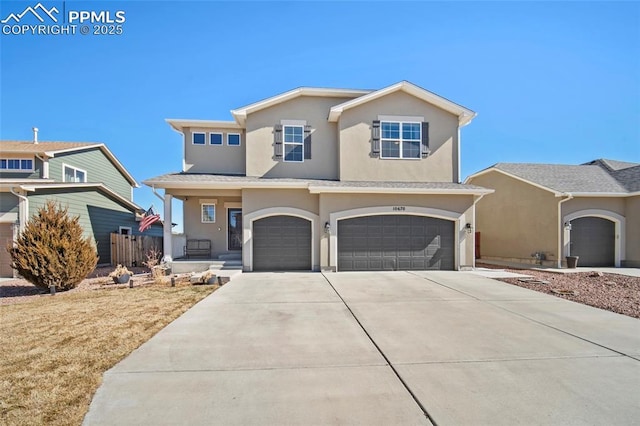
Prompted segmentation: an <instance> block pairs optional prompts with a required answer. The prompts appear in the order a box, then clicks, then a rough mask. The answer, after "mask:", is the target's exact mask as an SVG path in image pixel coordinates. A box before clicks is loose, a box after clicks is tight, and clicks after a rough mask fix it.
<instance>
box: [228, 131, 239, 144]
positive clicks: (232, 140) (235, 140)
mask: <svg viewBox="0 0 640 426" xmlns="http://www.w3.org/2000/svg"><path fill="white" fill-rule="evenodd" d="M227 145H229V146H240V133H227Z"/></svg>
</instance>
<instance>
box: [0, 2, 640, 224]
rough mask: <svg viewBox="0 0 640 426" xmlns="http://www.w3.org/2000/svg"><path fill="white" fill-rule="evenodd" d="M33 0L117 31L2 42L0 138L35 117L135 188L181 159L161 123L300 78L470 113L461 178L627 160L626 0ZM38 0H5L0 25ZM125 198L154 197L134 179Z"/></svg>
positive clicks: (630, 94)
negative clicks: (100, 19) (98, 19)
mask: <svg viewBox="0 0 640 426" xmlns="http://www.w3.org/2000/svg"><path fill="white" fill-rule="evenodd" d="M42 3H43V5H44V6H46V7H49V8H50V7H53V6H55V7H57V8H58V9H60V10H62V8H63V6H64V8H65V10H67V11H68V10H90V11H91V10H93V11H100V10H106V11H110V12H112V13H115V11H118V10H122V11H124V12H125V14H126V15H125V16H126V21H125V22H124V23H123V24H122V29H123V34H122V35H102V36H100V35H91V34H90V35H86V36H85V35H81V34H76V35H49V36H44V35H4V34H2V35H0V139H30V138H31V135H32V132H31V128H32V127H33V126H37V127H39V128H40V139H41V140H65V141H99V142H104V143H106V144H107V145H108V146H109V148H110V149H111V151H112V152H113V153H114V154H115V155H116V156H117V157H118V158H119V159H120V160H121V161H122V162H123V164H124V165H125V166H126V167H127V168H128V169H129V171H130V172H131V173H132V174H133V175H134V177H135V178H136V179H137V180H138V181H140V182H141V181H142V180H144V179H147V178H150V177H153V176H157V175H160V174H164V173H168V172H173V171H179V170H180V169H181V167H182V147H181V136H180V135H179V134H178V133H176V132H174V131H173V130H171V129H170V127H169V126H168V125H167V124H166V123H165V122H164V119H165V118H193V119H219V120H231V119H232V118H231V115H230V113H229V110H230V109H233V108H237V107H240V106H243V105H246V104H249V103H252V102H255V101H257V100H260V99H263V98H265V97H269V96H272V95H275V94H278V93H281V92H284V91H287V90H290V89H292V88H295V87H298V86H319V87H345V88H367V89H368V88H372V89H373V88H381V87H385V86H388V85H390V84H393V83H396V82H398V81H400V80H409V81H411V82H413V83H415V84H417V85H419V86H422V87H424V88H426V89H428V90H430V91H433V92H435V93H437V94H439V95H441V96H444V97H446V98H448V99H451V100H453V101H455V102H457V103H460V104H462V105H464V106H466V107H468V108H470V109H472V110H474V111H476V112H478V117H477V118H476V119H475V120H474V121H473V122H472V123H471V124H470V125H469V126H467V127H465V128H464V129H463V131H462V175H463V176H467V175H469V174H471V173H473V172H476V171H478V170H480V169H483V168H485V167H488V166H490V165H492V164H494V163H497V162H545V163H569V164H577V163H582V162H586V161H589V160H593V159H596V158H612V159H618V160H623V161H635V162H640V3H637V2H612V1H608V2H562V3H556V2H481V1H478V2H406V3H405V2H322V3H321V2H318V3H316V2H295V3H278V2H257V3H250V2H228V3H227V2H204V1H198V2H185V1H126V2H123V1H109V2H98V1H92V2H86V1H67V2H66V3H65V4H63V2H62V1H42ZM36 4H37V1H33V2H11V1H4V0H3V1H2V3H1V4H0V18H2V19H4V18H5V17H6V16H7V15H8V14H9V13H11V12H14V13H19V12H21V11H22V10H24V8H25V7H27V6H29V5H32V6H35V5H36ZM31 23H37V22H31ZM134 196H135V201H136V202H137V203H138V204H140V205H141V206H143V207H145V208H146V207H148V206H149V205H150V204H151V203H153V204H155V206H156V207H160V206H161V204H160V202H159V200H158V199H157V198H155V197H154V196H153V194H152V193H151V191H150V190H149V189H148V188H146V187H142V188H140V189H137V190H136V191H135V193H134ZM175 213H176V214H175V217H174V218H173V219H174V222H181V218H180V210H178V211H177V212H175Z"/></svg>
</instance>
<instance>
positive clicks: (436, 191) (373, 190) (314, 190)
mask: <svg viewBox="0 0 640 426" xmlns="http://www.w3.org/2000/svg"><path fill="white" fill-rule="evenodd" d="M309 192H310V193H311V194H322V193H348V194H420V195H486V194H492V193H493V192H495V191H494V190H493V189H466V188H465V189H445V188H383V187H369V188H363V187H334V186H321V185H309Z"/></svg>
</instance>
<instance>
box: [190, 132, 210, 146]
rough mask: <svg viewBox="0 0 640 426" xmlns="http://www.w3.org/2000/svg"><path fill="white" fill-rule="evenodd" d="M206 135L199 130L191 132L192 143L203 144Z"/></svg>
mask: <svg viewBox="0 0 640 426" xmlns="http://www.w3.org/2000/svg"><path fill="white" fill-rule="evenodd" d="M206 139H207V136H206V135H205V134H204V133H201V132H194V133H193V144H194V145H204V144H205V142H206Z"/></svg>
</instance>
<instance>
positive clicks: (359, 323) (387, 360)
mask: <svg viewBox="0 0 640 426" xmlns="http://www.w3.org/2000/svg"><path fill="white" fill-rule="evenodd" d="M321 274H322V276H323V277H324V279H325V280H326V281H327V283H328V284H329V286H331V288H332V289H333V291H334V292H335V293H336V294H337V295H338V297H339V298H340V300H342V303H343V304H344V306H345V307H346V308H347V310H348V311H349V313H350V314H351V316H352V317H353V319H354V320H355V321H356V323H357V324H358V325H359V326H360V328H361V329H362V331H363V332H364V334H365V335H366V336H367V338H368V339H369V340H370V341H371V343H372V344H373V346H374V347H375V348H376V350H377V351H378V352H379V353H380V356H382V357H383V358H384V360H385V361H386V362H387V364H388V365H389V368H390V369H391V371H392V372H393V374H394V375H395V376H396V377H397V378H398V380H399V381H400V383H401V384H402V386H403V387H404V388H405V389H406V390H407V392H408V393H409V395H411V398H413V401H414V402H415V403H416V404H417V405H418V407H420V410H422V413H423V414H424V415H425V417H426V418H427V419H428V420H429V421H430V422H431V424H432V425H433V426H438V423H437V422H436V421H435V419H433V417H431V415H430V414H429V412H428V411H427V409H426V407H425V406H424V405H422V403H421V402H420V400H419V399H418V397H417V396H416V395H415V393H414V392H413V391H412V390H411V388H409V385H407V383H406V382H405V380H404V379H403V378H402V376H401V375H400V373H399V372H398V371H397V370H396V369H395V367H394V366H393V364H392V363H391V361H390V360H389V358H388V357H387V355H386V354H385V353H384V352H383V351H382V349H381V348H380V346H378V344H377V343H376V341H375V340H373V337H371V335H370V334H369V332H367V330H366V329H365V328H364V326H363V325H362V323H361V322H360V320H359V319H358V317H356V315H355V314H354V313H353V311H352V310H351V307H350V306H349V304H347V302H346V301H345V300H344V298H343V297H342V295H341V294H340V293H339V292H338V290H336V288H335V287H334V286H333V284H332V283H331V280H329V279H328V278H327V277H326V275H325V274H324V272H321Z"/></svg>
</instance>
